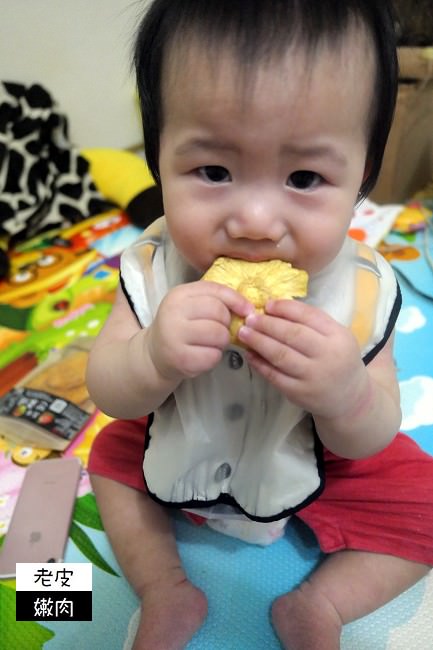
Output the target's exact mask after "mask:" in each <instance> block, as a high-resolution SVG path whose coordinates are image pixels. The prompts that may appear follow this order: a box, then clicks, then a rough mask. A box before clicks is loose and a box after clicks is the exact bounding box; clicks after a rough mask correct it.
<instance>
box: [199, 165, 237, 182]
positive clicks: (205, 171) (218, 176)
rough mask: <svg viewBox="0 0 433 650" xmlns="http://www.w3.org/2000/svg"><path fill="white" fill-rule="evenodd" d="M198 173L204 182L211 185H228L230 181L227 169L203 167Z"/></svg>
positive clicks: (216, 166)
mask: <svg viewBox="0 0 433 650" xmlns="http://www.w3.org/2000/svg"><path fill="white" fill-rule="evenodd" d="M199 173H200V176H201V177H202V178H203V179H204V180H205V181H210V182H211V183H228V182H229V181H231V179H232V177H231V176H230V172H229V171H228V169H226V168H225V167H221V166H220V165H205V166H204V167H200V168H199Z"/></svg>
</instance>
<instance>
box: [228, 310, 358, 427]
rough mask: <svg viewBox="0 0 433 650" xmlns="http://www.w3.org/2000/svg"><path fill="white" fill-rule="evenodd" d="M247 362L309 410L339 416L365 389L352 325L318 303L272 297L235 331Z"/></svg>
mask: <svg viewBox="0 0 433 650" xmlns="http://www.w3.org/2000/svg"><path fill="white" fill-rule="evenodd" d="M239 339H240V340H241V341H242V342H243V343H244V344H245V345H246V346H248V348H249V349H250V350H251V353H250V354H249V359H248V360H249V362H250V364H251V365H252V366H253V367H254V368H255V369H256V370H257V371H258V372H259V373H260V374H262V375H263V376H264V377H265V378H266V379H267V380H268V381H269V382H271V383H272V384H273V385H274V386H276V387H277V388H278V389H279V390H280V391H281V392H282V393H284V394H285V395H286V396H287V398H288V399H289V400H290V401H292V402H294V403H295V404H298V405H299V406H301V407H302V408H304V409H306V410H307V411H308V412H310V413H312V414H313V416H319V417H322V418H335V417H341V416H342V415H344V413H345V409H346V410H347V408H348V405H350V404H353V403H354V400H357V399H358V398H359V397H360V395H361V394H362V391H364V390H365V387H366V382H367V381H368V379H367V373H366V370H365V366H364V364H363V362H362V360H361V355H360V351H359V346H358V344H357V341H356V339H355V337H354V336H353V334H352V333H351V331H350V330H349V329H348V328H347V327H344V326H343V325H340V324H339V323H337V322H336V321H335V320H334V319H333V318H332V317H331V316H329V315H328V314H326V313H325V312H323V311H322V310H321V309H319V308H317V307H314V306H312V305H308V304H305V303H302V302H299V301H296V300H290V301H287V300H279V301H271V302H269V303H268V304H267V306H266V311H265V314H263V315H259V314H252V315H250V316H248V317H247V319H246V324H245V326H244V327H242V328H241V330H240V332H239Z"/></svg>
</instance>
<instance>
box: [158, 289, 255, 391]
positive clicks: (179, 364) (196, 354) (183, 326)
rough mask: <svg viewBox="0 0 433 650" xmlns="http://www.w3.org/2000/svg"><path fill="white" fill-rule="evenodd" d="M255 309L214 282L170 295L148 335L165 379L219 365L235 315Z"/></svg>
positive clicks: (184, 375)
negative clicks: (233, 314)
mask: <svg viewBox="0 0 433 650" xmlns="http://www.w3.org/2000/svg"><path fill="white" fill-rule="evenodd" d="M252 311H253V307H252V305H251V304H250V303H249V302H248V301H247V300H246V299H245V298H244V297H243V296H241V295H240V294H239V293H237V292H236V291H234V290H233V289H230V288H229V287H225V286H223V285H221V284H217V283H215V282H207V281H206V282H205V281H202V280H199V281H198V282H191V283H188V284H182V285H178V286H177V287H175V288H174V289H172V290H171V291H169V292H168V294H167V295H166V296H165V298H164V299H163V301H162V302H161V304H160V306H159V309H158V313H157V315H156V318H155V320H154V321H153V323H152V325H151V326H150V327H149V331H148V339H147V340H148V345H149V354H150V356H151V359H152V361H153V364H154V366H155V368H156V369H157V371H158V372H159V373H160V375H161V376H162V377H164V378H165V379H169V380H179V381H181V380H182V379H184V378H186V377H195V376H197V375H200V374H201V373H203V372H206V371H208V370H210V369H211V368H213V367H214V366H216V365H217V363H218V362H219V361H220V360H221V357H222V352H223V350H224V348H225V347H227V345H228V344H229V340H230V335H229V326H230V320H231V316H232V312H233V313H235V314H237V315H238V316H240V317H245V316H247V315H248V314H250V313H251V312H252Z"/></svg>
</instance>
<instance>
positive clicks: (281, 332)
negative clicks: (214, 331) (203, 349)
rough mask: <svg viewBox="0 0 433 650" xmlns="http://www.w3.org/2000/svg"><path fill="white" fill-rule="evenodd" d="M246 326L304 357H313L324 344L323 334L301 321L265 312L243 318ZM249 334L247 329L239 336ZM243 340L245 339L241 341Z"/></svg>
mask: <svg viewBox="0 0 433 650" xmlns="http://www.w3.org/2000/svg"><path fill="white" fill-rule="evenodd" d="M245 325H246V327H247V328H250V329H251V330H254V331H255V332H260V333H261V334H263V335H265V336H266V337H269V339H270V340H271V341H274V342H276V343H279V344H281V345H284V346H286V347H291V348H292V349H293V350H296V351H297V352H299V353H301V354H302V355H304V356H305V357H309V358H311V357H314V356H315V355H316V354H317V353H318V352H320V348H321V346H322V345H323V344H324V341H323V336H322V335H321V334H319V333H318V332H317V331H316V330H313V329H311V328H310V327H308V326H306V325H304V324H303V323H299V322H293V321H290V320H285V319H284V318H277V317H275V316H269V315H267V314H250V315H249V316H247V318H246V319H245ZM245 335H246V336H250V335H249V334H248V331H247V332H245V330H244V331H243V333H242V334H241V336H245ZM241 336H240V337H239V338H241ZM243 342H245V341H243Z"/></svg>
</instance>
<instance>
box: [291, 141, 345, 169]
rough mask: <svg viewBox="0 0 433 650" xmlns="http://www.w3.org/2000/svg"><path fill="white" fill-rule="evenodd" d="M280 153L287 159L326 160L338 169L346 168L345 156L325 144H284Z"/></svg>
mask: <svg viewBox="0 0 433 650" xmlns="http://www.w3.org/2000/svg"><path fill="white" fill-rule="evenodd" d="M281 152H282V154H283V155H284V156H288V157H295V156H298V157H301V158H302V157H305V158H327V159H331V160H332V162H334V163H335V164H336V165H338V166H339V167H347V162H348V161H347V158H346V156H345V155H344V154H343V153H341V152H340V151H338V150H337V149H336V148H335V147H333V146H331V145H327V144H312V145H302V144H294V143H292V144H284V145H282V147H281Z"/></svg>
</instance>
